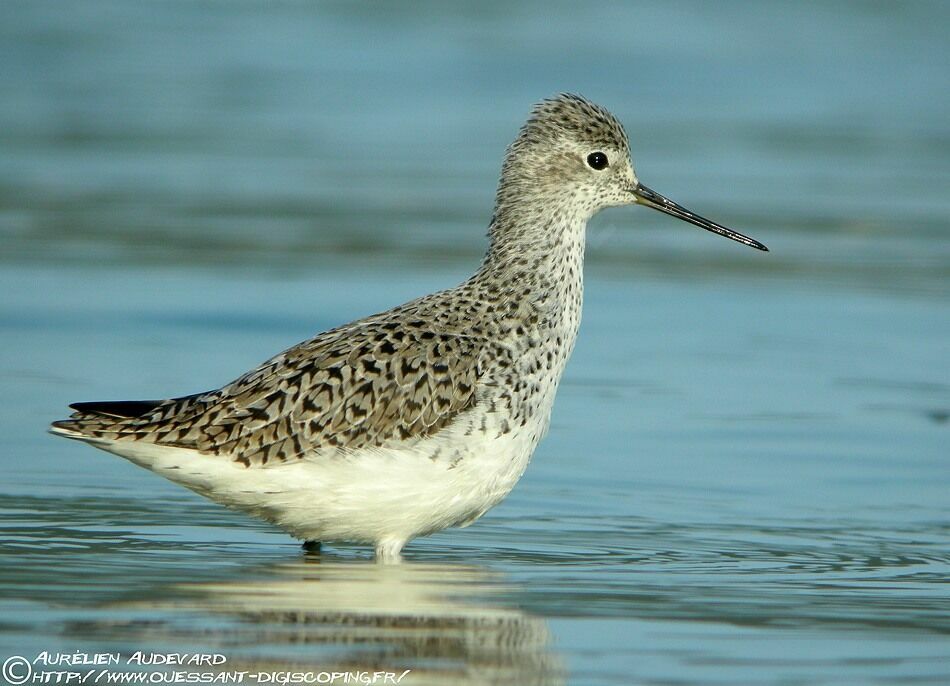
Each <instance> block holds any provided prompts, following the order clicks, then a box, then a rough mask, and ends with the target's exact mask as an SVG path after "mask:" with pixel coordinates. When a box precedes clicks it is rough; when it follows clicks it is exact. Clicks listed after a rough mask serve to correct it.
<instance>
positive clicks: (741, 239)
mask: <svg viewBox="0 0 950 686" xmlns="http://www.w3.org/2000/svg"><path fill="white" fill-rule="evenodd" d="M633 195H634V196H635V197H636V199H637V202H638V203H639V204H641V205H646V206H647V207H652V208H653V209H655V210H659V211H660V212H663V213H664V214H668V215H670V216H671V217H676V218H677V219H682V220H683V221H687V222H689V223H690V224H695V225H696V226H698V227H700V228H702V229H706V230H707V231H712V232H713V233H718V234H719V235H720V236H725V237H726V238H729V239H731V240H734V241H736V242H738V243H742V244H743V245H748V246H749V247H750V248H755V249H756V250H764V251H765V252H768V251H769V249H768V248H766V247H765V245H764V244H762V243H759V242H758V241H757V240H755V239H754V238H749V237H748V236H744V235H743V234H741V233H739V232H738V231H733V230H732V229H728V228H726V227H725V226H723V225H722V224H717V223H716V222H713V221H710V220H708V219H706V218H705V217H700V216H699V215H698V214H694V213H692V212H690V211H689V210H687V209H686V208H685V207H683V206H682V205H677V204H676V203H675V202H673V201H672V200H670V199H669V198H666V197H663V196H662V195H660V194H659V193H657V192H656V191H653V190H650V189H649V188H647V187H646V186H644V185H643V184H642V183H638V184H637V185H636V187H635V188H634V189H633Z"/></svg>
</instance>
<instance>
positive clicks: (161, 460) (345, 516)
mask: <svg viewBox="0 0 950 686" xmlns="http://www.w3.org/2000/svg"><path fill="white" fill-rule="evenodd" d="M538 437H539V434H538V432H537V431H525V430H522V431H520V432H511V433H508V434H504V435H501V436H499V435H491V434H477V433H476V434H474V435H469V436H462V435H456V433H455V432H452V431H443V432H440V433H439V434H437V435H436V436H434V437H431V438H427V439H424V440H422V441H419V442H418V443H416V444H415V445H413V446H411V447H409V446H406V447H399V448H388V449H362V450H358V451H353V452H351V453H347V454H330V455H313V456H310V457H306V458H304V459H301V460H299V461H297V462H295V463H291V464H283V465H278V466H273V467H263V468H246V467H244V466H243V465H241V464H239V463H236V462H234V461H232V460H230V459H228V458H227V457H225V456H218V455H202V454H200V453H197V452H195V451H192V450H184V449H171V448H164V447H161V446H155V445H154V444H153V445H152V446H151V448H149V447H148V446H147V445H143V444H141V443H135V444H129V443H124V444H123V443H116V444H113V445H111V446H108V447H106V446H100V447H104V448H105V449H106V450H109V451H110V452H115V453H117V454H120V455H122V456H123V457H126V458H128V459H130V460H131V461H132V462H135V463H136V464H139V465H141V466H143V467H146V468H148V469H151V470H152V471H154V472H156V473H158V474H161V475H162V476H164V477H166V478H168V479H170V480H172V481H174V482H176V483H179V484H181V485H183V486H186V487H187V488H190V489H191V490H194V491H196V492H198V493H200V494H202V495H204V496H206V497H208V498H210V499H212V500H214V501H216V502H219V503H222V504H224V505H227V506H229V507H233V508H236V509H239V510H243V511H245V512H248V513H250V514H254V515H256V516H258V517H261V518H263V519H265V520H267V521H269V522H272V523H274V524H276V525H278V526H280V527H281V528H283V529H285V530H287V531H288V532H290V533H291V534H293V535H294V536H296V537H298V538H300V539H307V540H323V541H352V542H362V543H376V542H378V541H380V540H385V539H391V538H395V539H402V540H406V539H410V538H414V537H416V536H421V535H425V534H429V533H433V532H435V531H439V530H441V529H444V528H447V527H451V526H464V525H467V524H470V523H471V522H473V521H475V520H476V519H477V518H478V517H480V516H481V515H482V514H484V513H485V512H486V511H487V510H488V509H490V508H491V507H492V506H494V505H496V504H497V503H498V502H500V501H501V500H502V499H503V498H504V497H505V496H506V495H507V494H508V493H509V492H510V491H511V489H512V488H513V487H514V485H515V484H516V483H517V481H518V479H519V478H520V476H521V474H522V473H523V472H524V470H525V468H526V466H527V464H528V461H529V460H530V457H531V454H532V452H533V451H534V448H535V446H536V444H537V442H538ZM133 448H134V450H132V449H133Z"/></svg>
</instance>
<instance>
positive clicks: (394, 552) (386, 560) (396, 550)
mask: <svg viewBox="0 0 950 686" xmlns="http://www.w3.org/2000/svg"><path fill="white" fill-rule="evenodd" d="M404 545H406V540H405V539H404V538H384V539H383V540H381V541H377V543H376V561H377V562H380V563H382V564H399V563H400V562H402V555H401V554H400V553H401V552H402V547H403V546H404Z"/></svg>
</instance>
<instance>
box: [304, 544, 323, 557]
mask: <svg viewBox="0 0 950 686" xmlns="http://www.w3.org/2000/svg"><path fill="white" fill-rule="evenodd" d="M301 547H302V548H303V551H304V553H306V554H307V555H319V554H320V541H304V542H303V546H301Z"/></svg>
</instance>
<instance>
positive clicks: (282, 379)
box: [59, 321, 482, 467]
mask: <svg viewBox="0 0 950 686" xmlns="http://www.w3.org/2000/svg"><path fill="white" fill-rule="evenodd" d="M481 353H482V345H481V341H480V340H479V339H476V338H472V337H469V336H466V335H462V334H459V333H440V332H435V331H431V330H429V329H428V328H427V327H426V326H425V324H424V323H423V322H421V321H415V322H414V321H410V322H399V323H395V322H387V321H364V322H362V323H360V324H357V325H350V326H348V327H343V328H341V329H337V330H334V331H329V332H327V333H325V334H322V335H320V336H318V337H316V338H314V339H312V340H310V341H306V342H304V343H301V344H299V345H297V346H295V347H293V348H291V349H289V350H287V351H285V352H283V353H281V354H280V355H277V356H276V357H274V358H272V359H270V360H268V361H267V362H265V363H264V364H262V365H261V366H260V367H258V368H257V369H254V370H252V371H251V372H248V373H247V374H245V375H244V376H242V377H240V378H239V379H237V380H236V381H234V382H232V383H230V384H228V385H227V386H224V387H223V388H221V389H219V390H216V391H211V392H208V393H204V394H198V395H194V396H188V397H186V398H180V399H176V400H169V401H165V402H163V403H160V404H158V405H157V406H156V407H154V408H153V409H151V410H150V411H147V412H145V413H144V414H142V415H141V416H138V417H132V418H122V419H119V420H116V419H115V417H112V416H106V415H104V414H102V413H99V414H98V415H90V414H86V413H82V412H81V413H79V414H78V415H76V416H74V418H73V419H72V420H67V422H62V423H59V424H60V425H65V424H67V423H74V424H75V423H85V426H82V427H81V428H80V430H81V431H82V432H83V433H86V434H92V435H97V436H98V437H101V438H107V439H117V440H141V441H148V442H153V443H159V444H162V445H169V446H176V447H183V448H192V449H196V450H199V451H201V452H203V453H211V454H219V455H222V456H227V457H230V458H231V459H233V460H235V461H237V462H240V463H242V464H244V465H246V466H248V467H251V466H264V465H272V464H280V463H284V462H289V461H293V460H296V459H299V458H302V457H305V456H308V455H314V454H320V453H321V452H329V451H335V450H343V451H352V450H358V449H360V448H372V447H386V446H391V445H394V444H396V443H399V442H401V443H405V442H412V441H413V440H415V439H420V438H423V437H425V436H429V435H432V434H434V433H435V432H437V431H439V430H440V429H441V428H443V427H445V426H446V425H448V424H449V423H450V422H451V421H452V420H453V419H454V418H455V417H456V416H457V415H459V414H460V413H462V412H464V411H465V410H467V409H469V408H471V407H472V406H473V405H474V404H475V390H476V384H477V382H478V380H479V377H480V367H481V365H480V357H481Z"/></svg>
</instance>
